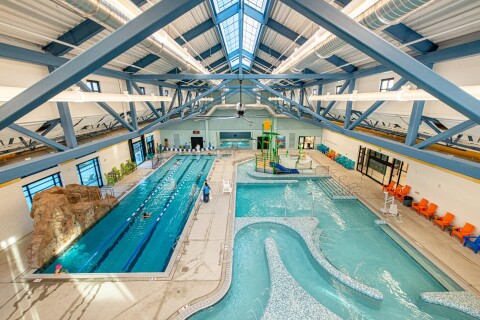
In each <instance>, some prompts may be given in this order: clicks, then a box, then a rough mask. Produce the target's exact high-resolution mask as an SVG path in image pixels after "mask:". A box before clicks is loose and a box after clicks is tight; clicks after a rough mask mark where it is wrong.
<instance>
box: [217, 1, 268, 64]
mask: <svg viewBox="0 0 480 320" xmlns="http://www.w3.org/2000/svg"><path fill="white" fill-rule="evenodd" d="M270 1H271V0H270ZM211 2H212V3H213V7H214V9H215V10H214V11H215V14H216V21H218V23H219V27H220V33H221V37H222V42H223V44H224V47H225V51H226V54H227V59H229V62H230V67H231V69H232V70H234V69H236V68H239V67H240V65H239V64H240V59H239V57H240V55H241V57H242V67H243V68H245V69H247V70H248V69H250V66H251V65H252V62H253V61H252V60H253V58H254V57H255V50H256V48H257V44H258V41H259V38H260V31H261V29H262V20H264V18H262V15H265V11H266V7H267V5H268V3H269V0H211ZM241 7H244V13H243V17H242V19H240V16H239V12H240V8H241ZM227 9H228V10H227ZM256 12H258V13H260V14H261V15H259V14H258V13H256ZM253 17H255V18H253ZM241 21H243V23H241ZM240 28H242V30H240ZM240 32H242V34H243V36H242V39H241V41H242V46H241V47H242V50H240V51H239V49H240V43H239V41H240V40H239V39H240Z"/></svg>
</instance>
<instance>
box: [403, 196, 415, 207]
mask: <svg viewBox="0 0 480 320" xmlns="http://www.w3.org/2000/svg"><path fill="white" fill-rule="evenodd" d="M412 201H413V198H412V197H409V196H406V197H403V205H404V206H405V207H411V206H412Z"/></svg>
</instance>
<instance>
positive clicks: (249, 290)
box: [191, 163, 473, 320]
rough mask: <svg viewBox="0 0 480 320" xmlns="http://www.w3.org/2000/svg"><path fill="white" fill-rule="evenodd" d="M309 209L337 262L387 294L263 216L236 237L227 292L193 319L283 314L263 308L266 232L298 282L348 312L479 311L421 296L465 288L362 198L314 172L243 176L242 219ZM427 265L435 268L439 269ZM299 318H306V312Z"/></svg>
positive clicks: (451, 314)
mask: <svg viewBox="0 0 480 320" xmlns="http://www.w3.org/2000/svg"><path fill="white" fill-rule="evenodd" d="M248 166H251V163H250V164H249V163H247V164H242V165H240V166H239V167H238V170H237V173H238V175H239V177H240V176H241V175H242V174H245V172H246V170H245V168H246V167H248ZM240 178H241V177H240ZM312 204H313V210H312ZM310 216H314V217H315V218H317V219H318V220H319V225H318V227H317V229H316V230H315V232H314V234H313V235H312V236H313V243H314V246H316V247H317V248H318V249H319V250H320V251H321V252H323V254H324V255H325V257H326V259H327V260H328V261H329V262H330V263H331V264H332V265H333V266H334V267H336V268H337V269H339V270H340V271H342V272H343V273H345V274H347V275H349V276H350V277H352V278H354V279H356V280H358V281H360V282H362V283H364V284H366V285H368V286H370V287H372V288H374V289H377V290H380V291H381V293H382V294H383V300H376V299H373V298H370V297H368V296H366V295H365V294H363V293H361V292H359V291H356V290H353V289H352V288H350V287H348V286H347V285H345V284H343V283H342V282H341V281H339V280H338V279H337V278H335V277H333V276H332V275H331V274H330V273H328V272H327V271H326V270H325V269H324V268H323V267H322V266H321V265H320V264H319V263H318V262H317V260H315V258H314V257H313V256H312V253H311V252H310V251H309V250H308V248H307V245H306V243H305V241H304V239H303V238H302V237H301V236H300V235H299V234H298V233H297V232H295V231H294V230H292V229H290V228H288V227H286V226H283V225H279V224H275V223H258V224H254V225H250V226H247V227H245V228H243V229H241V230H240V231H239V232H238V233H237V235H236V237H235V242H234V258H233V275H232V283H231V286H230V289H229V291H228V292H227V294H226V295H225V296H224V297H223V298H222V300H220V301H219V302H218V303H216V304H215V305H213V306H211V307H209V308H207V309H205V310H202V311H200V312H198V313H197V314H195V315H194V316H192V317H191V319H196V320H197V319H261V318H262V317H266V318H268V319H272V318H273V319H275V318H277V319H283V318H282V315H281V314H277V315H273V316H272V315H271V314H268V315H267V314H266V313H265V310H268V309H267V305H268V303H269V298H270V294H271V291H272V289H273V288H272V287H271V274H270V271H269V265H268V260H267V253H266V249H265V242H266V239H267V238H271V239H273V241H274V242H275V244H276V246H277V248H278V251H279V255H280V257H281V261H282V263H283V265H284V266H285V268H286V270H287V271H288V273H289V274H290V275H291V276H292V277H293V278H294V279H295V281H296V282H297V283H298V285H300V286H301V287H302V288H303V290H305V291H306V292H307V293H308V294H309V295H310V296H311V297H313V298H314V299H315V300H316V301H318V302H319V303H320V304H321V305H323V306H325V307H326V308H328V309H329V310H330V311H331V312H333V313H335V314H336V315H337V316H338V317H340V318H342V319H473V318H472V317H470V316H468V315H466V314H464V313H462V312H457V311H454V310H452V309H449V308H445V307H440V306H437V305H433V304H429V303H426V302H424V301H423V300H421V298H420V294H421V293H423V292H445V291H449V290H450V291H462V289H461V287H460V286H458V285H457V284H456V283H454V282H453V281H452V280H451V279H450V278H449V277H448V276H447V275H445V274H444V273H443V272H441V271H440V270H439V269H438V268H437V267H436V266H434V265H433V264H432V263H430V262H429V261H427V260H426V259H425V258H423V257H422V258H423V259H420V258H418V257H415V259H414V257H412V256H411V255H409V254H408V253H407V252H415V253H416V254H417V255H420V254H419V253H418V252H417V251H416V250H415V249H414V248H413V247H411V246H409V244H407V243H406V242H405V241H404V240H403V243H402V240H399V239H396V238H398V235H397V236H391V232H393V230H391V229H390V230H388V232H387V231H384V228H385V227H386V226H382V225H378V224H377V223H376V220H378V217H377V216H376V215H375V214H374V213H373V212H372V211H370V210H369V209H368V208H367V207H365V206H364V205H363V204H362V203H361V202H360V201H358V200H332V199H330V198H329V197H328V195H327V194H326V192H325V191H324V190H322V187H321V185H320V184H318V183H316V181H315V179H305V180H299V181H298V183H288V184H279V183H271V184H270V183H269V184H248V183H246V184H237V189H236V220H237V223H238V221H240V220H241V219H245V218H251V217H259V218H262V217H280V218H283V217H287V218H293V217H307V218H308V217H310ZM282 220H283V219H282ZM387 228H389V227H387ZM389 234H390V235H389ZM399 243H400V245H399ZM420 260H421V261H420ZM427 270H430V271H431V270H433V271H434V272H432V274H433V275H434V276H433V275H432V274H431V273H429V272H428V271H427ZM273 272H275V270H273ZM292 299H293V300H295V296H294V295H292ZM300 302H301V301H297V302H296V301H293V303H294V304H295V303H299V304H300ZM275 303H282V302H278V301H275ZM290 303H292V301H290ZM313 318H316V317H313ZM320 318H322V317H319V319H320ZM298 319H302V315H301V314H299V315H298ZM322 319H323V318H322Z"/></svg>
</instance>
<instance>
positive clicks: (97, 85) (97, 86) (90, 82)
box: [87, 80, 101, 92]
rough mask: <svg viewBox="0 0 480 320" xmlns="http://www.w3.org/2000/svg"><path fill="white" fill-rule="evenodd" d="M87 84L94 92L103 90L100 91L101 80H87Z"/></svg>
mask: <svg viewBox="0 0 480 320" xmlns="http://www.w3.org/2000/svg"><path fill="white" fill-rule="evenodd" d="M87 85H88V87H89V88H90V90H92V92H101V91H100V81H96V80H87Z"/></svg>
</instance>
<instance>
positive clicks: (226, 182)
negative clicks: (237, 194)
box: [222, 180, 233, 194]
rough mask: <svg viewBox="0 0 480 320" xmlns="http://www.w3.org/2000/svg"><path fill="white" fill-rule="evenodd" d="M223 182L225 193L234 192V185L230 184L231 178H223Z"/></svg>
mask: <svg viewBox="0 0 480 320" xmlns="http://www.w3.org/2000/svg"><path fill="white" fill-rule="evenodd" d="M222 183H223V193H225V192H226V193H230V194H232V191H233V190H232V185H231V184H230V180H222Z"/></svg>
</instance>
